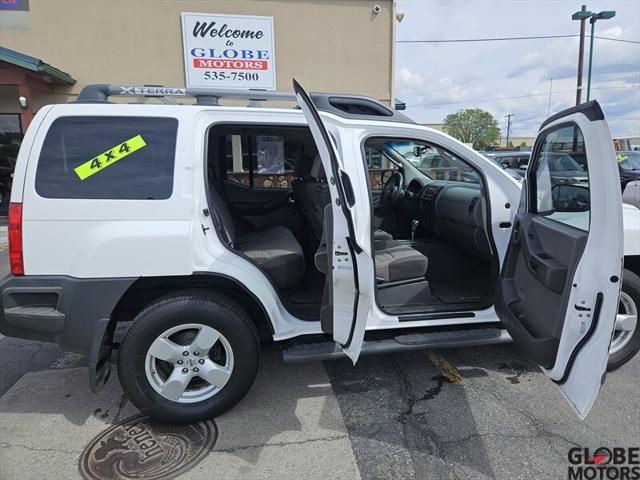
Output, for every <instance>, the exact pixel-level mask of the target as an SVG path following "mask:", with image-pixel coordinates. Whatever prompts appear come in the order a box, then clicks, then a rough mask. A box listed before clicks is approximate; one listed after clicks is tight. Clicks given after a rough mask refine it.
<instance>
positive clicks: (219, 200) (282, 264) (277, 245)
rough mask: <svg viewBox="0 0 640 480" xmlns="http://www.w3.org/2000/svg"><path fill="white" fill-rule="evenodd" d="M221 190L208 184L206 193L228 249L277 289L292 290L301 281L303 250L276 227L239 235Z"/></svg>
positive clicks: (280, 228) (285, 230) (284, 231)
mask: <svg viewBox="0 0 640 480" xmlns="http://www.w3.org/2000/svg"><path fill="white" fill-rule="evenodd" d="M221 188H222V187H221V186H219V185H217V184H216V182H215V181H214V182H211V184H210V188H209V193H210V195H211V205H212V206H213V208H214V209H215V212H214V219H215V221H214V223H219V224H220V225H219V228H220V230H222V233H223V236H224V237H226V238H225V240H226V241H227V243H228V244H229V246H230V247H231V248H233V249H235V250H237V251H239V252H241V253H242V254H244V255H246V256H247V257H248V258H250V259H251V260H252V261H254V262H255V263H256V264H258V266H260V268H262V269H263V270H264V271H265V273H266V274H267V276H268V277H269V279H270V280H271V282H273V284H274V285H275V286H276V287H277V288H289V287H293V286H294V285H296V284H297V283H299V282H301V281H302V279H303V277H304V270H305V262H304V253H303V251H302V246H300V243H298V240H296V237H295V236H294V235H293V233H291V231H290V230H289V229H288V228H286V227H283V226H280V225H277V226H274V227H268V228H265V229H261V230H256V231H253V232H248V233H244V234H238V233H237V232H236V228H235V225H234V223H233V217H232V215H231V212H230V211H229V208H228V206H227V204H226V202H225V200H224V198H223V196H222V195H221V193H220V189H221Z"/></svg>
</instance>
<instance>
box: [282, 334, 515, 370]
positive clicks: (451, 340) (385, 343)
mask: <svg viewBox="0 0 640 480" xmlns="http://www.w3.org/2000/svg"><path fill="white" fill-rule="evenodd" d="M511 341H512V340H511V337H510V336H509V334H508V333H507V331H506V330H500V329H498V328H483V329H475V330H454V331H447V332H432V333H414V334H408V335H398V336H397V337H394V338H388V339H385V340H371V341H365V342H364V344H363V346H362V352H361V353H360V354H361V355H369V354H376V353H397V352H407V351H411V350H424V349H429V348H457V347H476V346H480V345H495V344H498V343H508V342H511ZM344 356H345V354H344V352H343V351H342V348H341V347H340V346H339V345H338V344H336V343H334V342H315V343H298V344H295V345H291V346H290V347H287V348H285V349H284V350H283V351H282V359H283V360H284V361H285V362H287V363H300V362H315V361H319V360H333V359H336V358H342V357H344Z"/></svg>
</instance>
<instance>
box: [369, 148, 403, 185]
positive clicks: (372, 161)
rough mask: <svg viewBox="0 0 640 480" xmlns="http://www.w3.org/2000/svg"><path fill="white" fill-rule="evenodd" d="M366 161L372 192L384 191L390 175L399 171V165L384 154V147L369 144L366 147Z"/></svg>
mask: <svg viewBox="0 0 640 480" xmlns="http://www.w3.org/2000/svg"><path fill="white" fill-rule="evenodd" d="M364 155H365V161H366V164H367V172H368V174H369V182H370V185H371V189H372V190H382V187H384V184H385V182H386V180H387V179H388V178H389V174H390V173H391V172H394V171H396V170H398V165H396V164H395V163H393V161H391V159H390V157H389V155H386V154H385V153H384V148H383V146H382V145H377V144H376V143H375V142H367V144H365V147H364Z"/></svg>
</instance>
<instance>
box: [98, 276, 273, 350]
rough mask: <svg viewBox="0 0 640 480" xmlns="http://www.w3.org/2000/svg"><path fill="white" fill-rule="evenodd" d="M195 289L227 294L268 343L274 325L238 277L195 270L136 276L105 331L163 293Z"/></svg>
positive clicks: (113, 327) (263, 308)
mask: <svg viewBox="0 0 640 480" xmlns="http://www.w3.org/2000/svg"><path fill="white" fill-rule="evenodd" d="M194 288H196V289H197V288H202V289H206V290H215V291H217V292H220V293H223V294H225V295H228V296H229V297H230V298H232V299H233V300H235V301H237V302H238V303H239V304H240V305H242V307H243V308H244V309H245V310H247V313H248V314H249V315H250V317H251V319H252V321H253V322H254V323H255V325H256V328H257V329H258V333H259V335H260V341H261V342H268V341H270V340H271V339H272V338H273V333H274V330H273V324H272V323H271V319H270V318H269V315H268V314H267V310H266V308H265V307H264V305H263V304H262V302H261V301H260V300H259V299H258V297H257V296H256V295H254V294H253V293H252V292H251V291H250V290H249V289H248V288H247V287H246V286H245V285H244V284H242V283H241V282H239V281H238V280H237V279H234V278H232V277H229V276H227V275H224V274H220V273H209V272H202V273H200V272H198V273H194V274H193V275H184V276H170V277H141V278H139V279H138V280H136V281H135V282H134V283H133V284H132V285H131V286H130V287H129V288H128V289H127V291H126V292H125V293H124V295H123V296H122V297H121V298H120V300H119V301H118V303H117V304H116V306H115V308H114V310H113V313H112V315H111V320H110V327H111V328H110V329H107V331H108V332H112V333H113V332H114V331H115V327H116V324H117V323H121V322H126V321H130V320H133V319H134V318H135V316H136V315H137V314H138V313H139V312H140V311H141V310H142V309H143V308H144V307H145V306H147V305H149V304H150V303H151V302H153V301H154V300H156V299H157V298H160V297H161V296H163V295H166V294H168V293H171V292H174V291H179V290H188V289H194Z"/></svg>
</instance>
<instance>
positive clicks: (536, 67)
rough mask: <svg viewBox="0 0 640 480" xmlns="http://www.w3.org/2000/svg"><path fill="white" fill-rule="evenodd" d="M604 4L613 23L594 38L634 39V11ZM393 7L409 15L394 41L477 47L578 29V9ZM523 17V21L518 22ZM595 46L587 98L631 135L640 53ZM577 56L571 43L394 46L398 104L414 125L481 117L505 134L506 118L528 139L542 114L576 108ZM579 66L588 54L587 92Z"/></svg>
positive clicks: (631, 47) (617, 129) (613, 2)
mask: <svg viewBox="0 0 640 480" xmlns="http://www.w3.org/2000/svg"><path fill="white" fill-rule="evenodd" d="M608 1H609V2H610V5H609V4H607V7H608V8H609V7H610V8H612V9H615V10H616V11H617V12H618V15H617V16H616V17H615V18H614V19H613V20H609V21H607V22H599V23H598V24H597V26H596V35H599V36H607V37H614V38H624V39H632V40H637V39H638V38H640V23H639V22H637V19H638V18H640V2H624V1H619V0H608ZM397 8H398V10H399V11H402V12H405V13H406V16H405V19H404V20H403V22H402V23H400V24H398V27H397V37H398V39H400V40H401V39H412V40H416V39H436V38H443V39H447V38H448V39H451V38H482V37H505V36H536V35H546V34H548V35H562V34H571V33H573V32H574V31H576V30H577V28H576V27H577V23H576V22H572V21H571V20H570V17H571V14H572V13H573V12H574V11H576V10H579V8H580V2H579V1H576V2H574V1H565V2H546V3H545V8H544V9H541V8H540V2H535V1H526V0H520V1H517V2H516V1H509V2H507V1H504V2H498V3H495V2H488V1H483V0H476V1H474V2H468V3H467V2H465V3H464V7H463V6H462V3H461V2H413V1H403V0H399V1H398V5H397ZM488 12H491V14H488ZM523 18H526V19H527V20H526V21H524V22H523V21H522V19H523ZM608 24H610V26H608ZM444 26H446V28H445V27H444ZM605 27H606V28H605ZM595 42H596V43H595V50H594V67H593V90H592V98H597V99H598V101H599V102H601V104H602V106H603V109H604V111H605V114H606V115H607V119H608V121H609V123H610V126H611V131H612V133H613V134H614V136H615V135H623V134H624V135H631V134H634V133H636V134H637V133H638V132H639V130H640V123H639V122H638V121H637V112H640V93H638V92H640V89H639V88H638V87H637V86H638V85H639V84H640V46H638V45H637V44H628V43H620V42H612V41H607V40H597V39H596V40H595ZM587 53H588V42H587ZM577 56H578V39H577V38H558V39H548V40H522V41H512V42H509V41H506V42H486V43H484V42H478V43H437V44H431V43H428V44H421V43H417V44H401V43H400V44H397V47H396V84H395V86H396V96H397V97H398V98H400V99H402V100H403V101H404V102H405V103H406V104H407V111H406V113H407V114H408V115H409V116H410V117H412V118H414V119H415V120H416V121H418V122H423V123H441V122H442V121H443V119H444V118H445V117H446V115H448V114H449V113H452V112H455V111H458V110H461V109H464V108H482V109H485V110H487V111H489V112H491V113H492V114H493V115H494V117H495V118H496V119H497V120H498V121H499V122H500V124H501V125H502V126H503V128H505V131H506V120H505V119H504V116H505V115H506V114H507V113H513V114H514V116H513V125H512V132H513V135H516V136H533V135H535V133H536V132H537V130H538V127H539V126H540V124H541V123H542V122H543V121H544V119H545V118H547V116H548V114H549V113H550V114H553V113H557V112H559V111H561V110H564V109H566V108H568V107H571V106H573V105H574V104H575V96H576V93H575V88H576V70H577ZM586 59H587V55H585V72H584V73H585V83H586ZM550 78H553V86H552V91H551V95H550V94H549V93H550V92H549V88H550V86H551V82H550ZM514 97H515V98H514ZM583 100H584V96H583ZM634 112H636V113H635V114H634ZM634 121H635V124H634ZM622 132H624V133H622Z"/></svg>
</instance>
